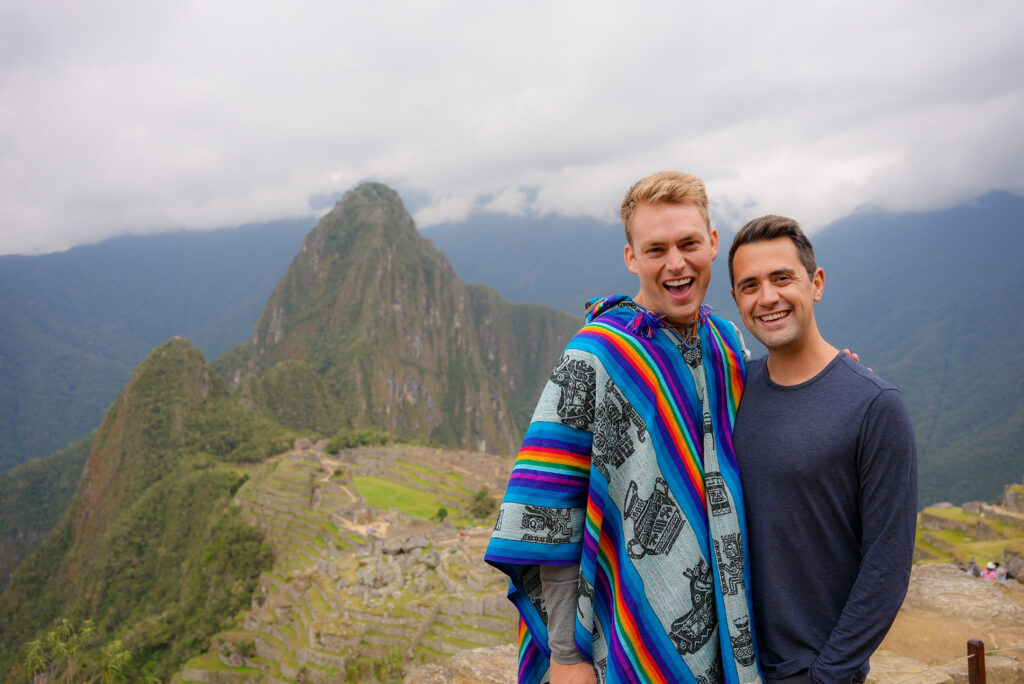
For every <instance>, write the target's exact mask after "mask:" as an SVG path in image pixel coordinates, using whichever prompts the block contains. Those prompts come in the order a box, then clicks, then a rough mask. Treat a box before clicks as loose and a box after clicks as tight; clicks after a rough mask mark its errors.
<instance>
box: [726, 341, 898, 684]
mask: <svg viewBox="0 0 1024 684" xmlns="http://www.w3.org/2000/svg"><path fill="white" fill-rule="evenodd" d="M733 442H734V446H735V449H736V456H737V459H738V461H739V465H740V473H741V476H742V480H743V495H744V501H745V504H746V512H747V526H748V534H749V545H750V555H751V558H750V567H751V573H752V583H753V603H754V620H755V624H756V626H757V636H758V641H759V644H758V646H759V651H760V657H761V664H762V668H763V671H764V674H765V676H766V677H768V678H770V679H778V678H782V677H788V676H791V675H794V674H797V673H798V672H800V671H801V670H804V669H807V670H809V675H810V676H811V679H812V680H814V681H815V682H819V683H826V682H827V683H832V682H836V683H840V682H841V683H844V684H845V683H847V682H851V681H854V680H855V679H856V680H860V679H862V676H863V674H864V673H866V671H867V662H868V658H869V657H870V656H871V653H872V652H874V650H875V649H876V648H877V647H878V644H879V643H881V641H882V639H883V638H884V637H885V634H886V632H887V631H888V630H889V627H890V626H891V624H892V621H893V620H894V619H895V617H896V613H897V612H898V611H899V608H900V605H901V604H902V602H903V598H904V596H905V594H906V591H907V585H908V582H909V578H910V566H911V563H912V561H913V552H914V532H915V526H916V517H917V455H916V449H915V445H914V435H913V428H912V426H911V424H910V417H909V415H908V413H907V409H906V406H905V404H904V402H903V397H902V395H901V394H900V392H899V391H898V390H897V389H896V388H895V387H893V386H892V385H890V384H888V383H887V382H885V381H884V380H882V379H880V378H879V377H877V376H876V375H874V374H873V373H871V372H870V371H868V370H867V369H866V368H864V367H863V366H861V365H860V364H858V363H857V362H855V361H853V360H851V359H849V358H848V357H846V356H845V355H843V354H840V355H839V356H837V357H836V358H835V359H834V360H833V361H832V362H831V363H830V364H829V365H828V366H827V367H826V368H825V369H824V370H823V371H822V372H821V373H819V374H818V375H817V376H815V377H814V378H812V379H811V380H808V381H807V382H804V383H801V384H799V385H793V386H782V385H777V384H775V383H773V382H772V381H771V379H770V378H769V377H768V371H767V367H766V365H765V363H764V359H759V360H757V361H752V362H750V363H748V364H747V381H746V385H745V387H744V391H743V399H742V401H741V403H740V408H739V412H738V413H737V415H736V425H735V432H734V439H733Z"/></svg>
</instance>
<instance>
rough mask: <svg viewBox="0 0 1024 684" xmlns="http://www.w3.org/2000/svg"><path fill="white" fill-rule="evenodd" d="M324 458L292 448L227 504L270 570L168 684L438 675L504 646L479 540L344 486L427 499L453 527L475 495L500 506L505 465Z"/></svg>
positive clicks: (504, 618) (476, 457)
mask: <svg viewBox="0 0 1024 684" xmlns="http://www.w3.org/2000/svg"><path fill="white" fill-rule="evenodd" d="M325 445H326V442H319V443H316V444H314V443H312V442H310V441H309V440H299V441H298V442H296V445H295V448H293V449H292V450H291V451H289V452H288V453H286V454H282V455H281V456H278V457H275V458H274V459H271V460H270V461H268V462H267V463H265V464H263V465H262V466H261V467H260V468H259V469H258V470H257V471H256V472H255V473H254V474H253V475H252V476H251V478H250V480H249V482H247V483H246V485H245V486H243V487H242V488H241V489H240V490H239V492H238V493H237V495H236V499H235V504H236V505H238V506H239V507H240V508H241V510H242V512H243V515H244V517H245V518H246V520H248V521H249V522H250V523H251V524H253V525H255V526H257V527H258V528H259V529H261V530H262V531H263V532H264V535H265V539H266V541H267V543H268V544H269V545H270V546H271V548H272V549H273V552H274V558H275V562H274V567H273V569H272V571H270V572H268V573H265V574H264V575H263V576H262V577H261V579H260V585H259V593H258V595H257V596H256V597H254V600H253V605H252V608H251V609H250V610H249V611H247V612H246V613H245V614H243V615H241V616H239V617H238V620H237V627H236V628H235V629H232V630H229V631H225V632H222V633H220V634H218V635H217V636H216V637H215V638H214V639H213V643H212V647H211V651H210V652H209V653H206V654H203V655H201V656H199V657H197V658H194V659H192V660H190V661H189V662H188V663H187V664H186V667H185V669H184V670H183V671H182V672H181V673H180V674H179V676H177V677H176V681H179V682H297V681H303V682H347V681H379V680H386V679H382V678H383V677H384V675H382V674H381V672H383V671H384V670H383V669H382V663H385V662H390V663H391V664H392V666H393V665H394V663H396V662H401V663H406V664H413V663H430V662H443V661H446V660H448V659H450V656H451V655H452V654H454V653H457V652H459V651H463V650H466V649H473V648H479V647H488V646H496V645H499V644H507V643H509V642H510V641H513V640H514V638H515V628H516V614H515V611H514V609H513V608H512V606H511V604H510V603H509V602H508V601H507V599H506V598H505V592H506V587H507V581H506V579H505V578H504V576H503V575H501V574H500V573H498V572H497V571H494V570H493V569H491V568H489V566H487V565H486V564H484V563H483V551H484V548H485V546H486V541H487V539H488V537H489V533H490V528H489V527H478V528H466V529H463V530H461V531H460V530H457V529H456V528H455V526H454V525H452V524H451V523H450V522H448V523H445V524H437V523H435V522H431V521H427V520H421V519H417V518H413V517H410V516H407V515H404V514H402V513H400V512H398V511H396V510H381V509H379V508H375V507H373V506H371V505H368V504H367V502H366V501H364V500H363V498H362V497H361V496H360V494H359V492H358V490H357V488H356V486H355V484H354V482H355V479H354V478H359V477H370V478H380V479H382V480H386V481H387V482H393V483H399V484H402V485H405V486H406V487H410V488H413V489H415V490H417V491H421V492H428V493H430V494H432V495H434V496H435V497H436V499H437V501H438V502H440V503H442V504H444V505H446V506H448V507H450V508H451V509H452V517H453V518H461V517H463V515H464V512H465V510H466V508H467V507H468V504H469V502H470V501H472V498H473V495H474V494H475V492H477V491H479V490H480V489H481V488H487V489H488V490H489V491H491V492H494V493H496V494H497V495H498V496H500V495H501V490H502V488H503V486H504V483H505V482H506V481H507V478H508V473H509V471H510V469H511V461H509V460H505V459H500V458H498V457H493V456H488V455H486V454H475V453H470V452H447V451H442V450H438V449H429V448H425V447H402V446H396V447H378V448H359V449H354V450H349V451H346V452H343V453H341V454H339V455H337V456H332V455H329V454H327V453H325ZM391 678H393V677H391Z"/></svg>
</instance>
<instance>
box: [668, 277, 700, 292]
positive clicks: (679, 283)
mask: <svg viewBox="0 0 1024 684" xmlns="http://www.w3.org/2000/svg"><path fill="white" fill-rule="evenodd" d="M691 285H693V278H676V279H675V280H666V281H665V283H664V286H665V289H666V290H668V291H669V292H670V293H671V294H674V295H684V294H686V293H687V292H688V291H689V289H690V286H691Z"/></svg>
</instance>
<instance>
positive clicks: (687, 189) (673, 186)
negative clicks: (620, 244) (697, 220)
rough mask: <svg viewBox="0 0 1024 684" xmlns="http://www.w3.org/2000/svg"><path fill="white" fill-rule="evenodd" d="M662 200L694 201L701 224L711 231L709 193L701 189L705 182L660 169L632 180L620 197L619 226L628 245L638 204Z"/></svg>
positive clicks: (688, 175)
mask: <svg viewBox="0 0 1024 684" xmlns="http://www.w3.org/2000/svg"><path fill="white" fill-rule="evenodd" d="M662 202H667V203H669V204H682V203H683V202H693V203H694V204H696V205H697V208H698V209H700V214H701V216H703V217H704V225H705V226H707V228H708V231H710V230H711V219H710V218H708V193H707V191H706V190H705V189H704V181H702V180H701V179H700V178H697V177H696V176H691V175H690V174H688V173H680V172H678V171H659V172H658V173H652V174H651V175H650V176H647V177H646V178H641V179H640V180H638V181H637V182H636V183H634V184H633V187H631V188H630V189H629V192H627V193H626V196H625V197H624V198H623V200H622V207H621V209H619V216H620V217H621V218H622V227H623V228H624V229H625V231H626V241H627V242H629V244H633V235H632V233H631V229H632V227H633V214H634V213H635V212H636V208H637V205H639V204H643V203H647V204H660V203H662Z"/></svg>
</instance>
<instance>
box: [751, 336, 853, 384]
mask: <svg viewBox="0 0 1024 684" xmlns="http://www.w3.org/2000/svg"><path fill="white" fill-rule="evenodd" d="M808 337H809V338H810V339H807V340H805V341H803V342H802V344H800V345H799V346H797V345H795V344H794V345H789V346H786V347H782V348H778V349H770V350H769V351H768V360H767V362H766V363H767V366H768V377H770V378H771V379H772V382H774V383H776V384H778V385H799V384H800V383H801V382H806V381H808V380H810V379H811V378H813V377H814V376H815V375H817V374H818V373H820V372H821V371H822V370H824V369H825V366H827V365H828V364H830V363H832V359H834V358H835V357H836V354H838V353H839V350H838V349H836V348H835V347H833V346H832V345H831V344H829V343H828V342H827V341H826V340H825V338H823V337H822V336H821V334H820V333H818V331H817V329H815V330H814V334H813V335H809V336H808Z"/></svg>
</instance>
